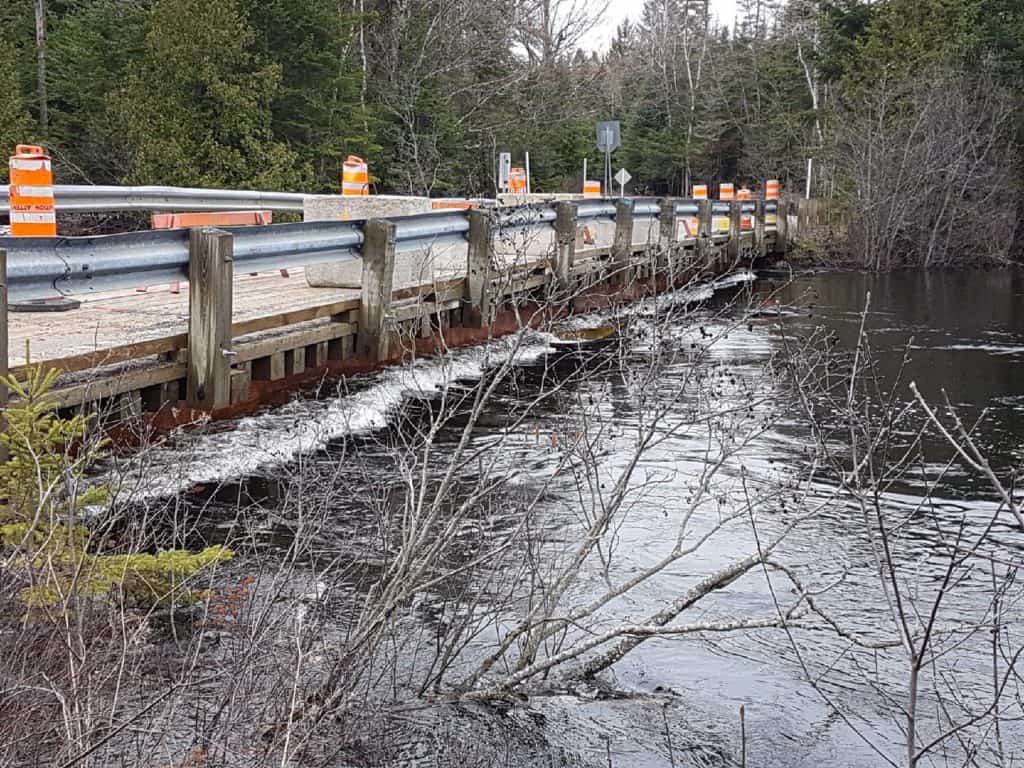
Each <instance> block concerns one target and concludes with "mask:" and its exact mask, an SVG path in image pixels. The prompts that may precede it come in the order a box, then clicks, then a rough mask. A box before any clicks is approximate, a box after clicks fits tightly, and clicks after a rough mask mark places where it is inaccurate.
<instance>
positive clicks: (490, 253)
mask: <svg viewBox="0 0 1024 768" xmlns="http://www.w3.org/2000/svg"><path fill="white" fill-rule="evenodd" d="M468 213H469V248H468V249H467V257H466V258H467V262H466V282H465V287H464V289H463V311H462V323H463V325H465V326H466V327H468V328H483V327H485V326H487V325H490V324H491V322H492V321H493V313H494V307H493V302H494V297H493V296H492V295H491V279H492V278H493V276H494V236H495V234H496V233H495V229H496V227H495V226H494V213H493V212H491V211H484V210H479V209H476V208H473V209H470V211H469V212H468Z"/></svg>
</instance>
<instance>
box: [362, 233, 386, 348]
mask: <svg viewBox="0 0 1024 768" xmlns="http://www.w3.org/2000/svg"><path fill="white" fill-rule="evenodd" d="M394 279H395V225H394V224H393V223H392V222H390V221H388V220H387V219H370V220H368V221H367V222H366V223H365V224H363V280H362V289H361V292H360V296H359V336H358V341H357V345H358V354H359V355H360V357H365V358H366V359H368V360H370V361H371V362H374V363H378V362H380V361H382V360H386V359H387V357H388V328H387V321H388V315H389V314H390V312H391V291H392V287H393V284H394Z"/></svg>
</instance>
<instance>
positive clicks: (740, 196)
mask: <svg viewBox="0 0 1024 768" xmlns="http://www.w3.org/2000/svg"><path fill="white" fill-rule="evenodd" d="M736 199H737V200H739V201H741V202H745V201H747V200H753V199H754V196H753V194H752V193H751V191H750V190H749V189H748V188H747V187H740V188H739V190H738V191H737V192H736ZM753 228H754V214H753V213H741V214H740V229H741V230H752V229H753Z"/></svg>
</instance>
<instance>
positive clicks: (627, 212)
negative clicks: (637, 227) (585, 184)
mask: <svg viewBox="0 0 1024 768" xmlns="http://www.w3.org/2000/svg"><path fill="white" fill-rule="evenodd" d="M641 250H643V249H641ZM611 255H612V267H613V268H614V269H615V270H616V271H617V272H619V274H618V275H616V277H615V280H616V282H624V281H626V280H628V274H627V272H626V270H627V269H628V267H629V265H630V263H631V262H632V261H633V201H632V200H621V199H620V200H616V201H615V236H614V237H613V239H612V250H611Z"/></svg>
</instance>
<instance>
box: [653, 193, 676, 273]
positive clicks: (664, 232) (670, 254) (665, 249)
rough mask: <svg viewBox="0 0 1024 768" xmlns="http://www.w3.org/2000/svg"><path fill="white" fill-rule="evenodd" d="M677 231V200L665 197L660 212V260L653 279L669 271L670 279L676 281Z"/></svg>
mask: <svg viewBox="0 0 1024 768" xmlns="http://www.w3.org/2000/svg"><path fill="white" fill-rule="evenodd" d="M677 230H678V219H677V216H676V199H675V198H674V197H663V198H662V199H661V210H660V211H659V212H658V259H657V261H655V270H654V272H655V274H654V275H653V276H652V277H657V273H658V272H660V271H664V270H666V269H667V270H668V272H669V276H670V279H674V277H675V255H676V231H677Z"/></svg>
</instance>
